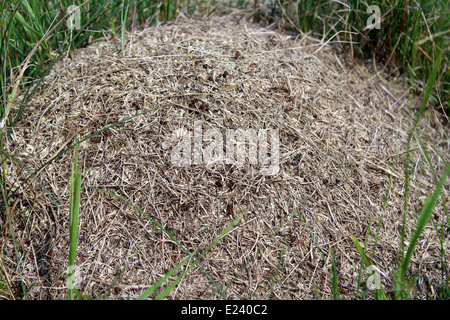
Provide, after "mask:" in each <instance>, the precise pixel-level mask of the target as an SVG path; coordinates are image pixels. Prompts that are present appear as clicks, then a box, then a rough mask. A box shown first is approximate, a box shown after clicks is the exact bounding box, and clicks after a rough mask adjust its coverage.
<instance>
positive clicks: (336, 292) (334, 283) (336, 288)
mask: <svg viewBox="0 0 450 320" xmlns="http://www.w3.org/2000/svg"><path fill="white" fill-rule="evenodd" d="M330 251H331V263H332V270H333V278H332V280H331V283H332V288H333V300H340V296H339V284H338V277H337V269H336V260H335V258H334V252H333V249H330Z"/></svg>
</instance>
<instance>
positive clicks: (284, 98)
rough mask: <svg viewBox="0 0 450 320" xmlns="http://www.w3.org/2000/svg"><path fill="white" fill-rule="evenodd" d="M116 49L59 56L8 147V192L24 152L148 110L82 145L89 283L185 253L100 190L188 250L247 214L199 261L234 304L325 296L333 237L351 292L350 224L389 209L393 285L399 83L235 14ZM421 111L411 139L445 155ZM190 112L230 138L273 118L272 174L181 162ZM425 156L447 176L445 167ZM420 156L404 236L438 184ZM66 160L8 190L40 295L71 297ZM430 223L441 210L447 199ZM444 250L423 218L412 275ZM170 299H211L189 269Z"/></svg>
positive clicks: (404, 127) (404, 112)
mask: <svg viewBox="0 0 450 320" xmlns="http://www.w3.org/2000/svg"><path fill="white" fill-rule="evenodd" d="M120 49H121V45H120V41H119V40H117V39H114V40H110V41H104V42H101V43H96V44H93V45H91V46H89V47H87V48H85V49H81V50H78V51H77V52H76V56H75V58H73V59H69V58H66V59H64V60H63V61H61V62H59V63H58V64H57V65H56V66H55V68H54V69H53V70H52V71H51V73H50V74H49V75H48V76H47V77H46V78H45V81H44V84H43V85H42V86H41V88H40V91H39V92H38V93H37V94H35V95H34V97H33V99H32V101H31V102H30V103H29V105H28V106H27V108H26V110H25V112H24V114H23V117H22V120H21V122H20V123H19V124H18V125H17V127H16V128H15V129H14V133H13V136H12V137H13V139H14V141H15V143H11V144H10V145H9V148H10V149H9V150H7V151H8V152H10V153H11V154H14V155H15V156H16V160H15V161H9V162H8V164H7V170H8V175H9V176H10V177H14V179H11V181H9V183H10V185H9V187H10V188H14V187H17V186H18V185H19V182H20V181H21V179H23V178H25V177H26V176H28V174H29V171H27V170H25V169H23V168H22V167H21V166H20V165H19V160H20V162H22V163H23V164H24V165H26V166H27V168H28V170H36V169H37V168H39V167H40V166H41V165H43V164H44V163H45V162H46V161H48V160H49V159H51V158H52V157H53V156H54V155H56V154H58V153H59V152H60V151H61V150H64V148H66V147H68V146H69V145H71V144H72V143H73V142H74V141H75V139H77V138H78V139H81V138H83V137H88V136H89V135H90V134H92V133H94V132H96V131H97V130H100V129H102V128H105V127H106V126H108V125H111V124H114V123H116V122H118V121H120V120H124V119H126V118H128V117H132V116H133V115H136V114H138V113H140V112H143V111H144V110H149V112H148V113H146V114H144V115H141V116H137V117H134V118H132V119H131V120H129V121H124V122H122V123H120V124H118V125H115V126H112V127H110V128H108V129H107V130H104V131H102V132H101V133H99V134H97V135H95V136H93V137H91V138H90V139H88V140H86V141H84V142H82V143H81V144H80V163H81V164H82V168H81V169H82V176H83V180H82V198H81V206H82V207H81V213H80V219H81V220H80V238H79V247H78V252H77V268H78V271H79V280H80V287H81V289H82V292H83V293H84V294H88V295H90V296H92V297H94V298H117V297H125V296H128V295H130V296H135V295H137V294H140V293H142V291H143V290H144V289H145V288H147V287H149V286H151V285H152V284H153V283H155V282H156V281H157V280H158V279H160V277H161V276H163V275H164V274H166V273H167V272H168V271H169V270H171V269H172V268H173V267H175V266H176V265H177V264H178V263H179V262H180V261H181V260H182V259H183V258H184V257H185V256H186V254H185V253H184V252H183V251H182V250H181V249H180V248H179V246H178V245H176V244H175V243H174V241H173V240H171V239H170V238H169V237H168V236H167V235H166V234H165V233H163V232H162V231H161V230H159V229H158V228H156V227H155V225H154V224H153V223H152V222H151V221H150V220H149V219H147V218H146V217H145V216H143V215H141V214H140V213H139V212H138V211H136V210H135V209H134V208H132V207H131V206H129V205H128V204H126V203H125V202H123V201H121V200H118V199H117V198H115V197H112V196H111V195H109V194H107V193H104V192H100V191H98V190H96V189H94V188H101V189H105V190H108V191H110V192H114V193H116V194H118V195H120V196H123V197H124V198H126V199H128V200H129V201H130V202H132V203H133V204H135V205H136V206H137V207H139V208H141V209H142V210H143V211H144V212H146V213H147V214H148V215H150V216H151V217H153V218H154V219H155V220H157V221H158V222H159V223H160V224H161V225H162V226H163V227H164V228H166V229H167V230H168V231H169V232H170V233H171V234H172V235H173V236H174V237H175V238H177V239H178V241H179V242H180V243H181V244H183V246H185V248H186V249H188V250H189V251H193V250H195V249H197V248H206V247H207V246H208V245H209V244H210V243H211V242H212V241H213V240H214V238H215V237H217V236H218V235H219V234H220V232H221V231H222V230H223V229H224V228H225V227H226V226H227V225H228V224H229V223H230V222H231V221H232V220H233V218H234V217H236V215H238V214H239V213H241V212H244V216H243V218H242V220H241V221H240V223H239V224H238V225H237V226H236V227H234V228H233V229H232V230H231V232H230V233H229V234H228V235H227V236H226V237H224V238H223V239H222V241H221V242H219V243H218V244H217V245H216V246H214V247H213V248H212V250H211V251H210V252H209V253H208V254H207V255H206V256H205V258H204V259H203V260H202V266H203V268H204V271H206V272H207V273H208V274H209V276H210V277H211V278H212V279H213V280H214V282H215V283H216V284H217V285H218V286H219V287H220V288H221V289H222V290H223V292H224V295H225V296H226V297H227V298H230V299H238V298H241V299H242V298H263V299H265V298H269V297H273V298H276V299H312V298H314V297H315V294H316V293H318V294H320V295H323V296H328V295H329V294H330V292H331V281H330V270H331V255H330V249H332V250H333V252H334V254H335V257H336V263H337V268H338V271H339V274H338V276H339V282H340V285H341V295H343V296H344V297H345V296H349V297H350V296H351V295H353V294H354V293H355V292H356V286H357V282H358V271H359V268H360V256H359V254H358V252H357V250H356V249H355V247H354V245H353V243H352V241H351V239H350V237H349V233H350V232H351V233H352V234H354V235H355V236H356V237H357V238H358V239H359V240H360V241H361V243H363V242H364V235H365V233H366V230H367V227H368V225H369V222H370V221H372V222H373V226H372V228H371V231H370V236H369V239H370V240H369V246H368V247H369V248H372V245H373V241H374V239H375V238H376V234H375V233H376V227H377V223H378V221H379V219H380V216H381V215H382V216H383V219H382V225H381V228H380V233H379V236H378V243H377V246H376V253H375V259H374V263H375V265H376V266H377V267H378V268H379V269H380V270H381V272H382V273H383V274H382V276H381V282H382V285H383V286H384V287H385V288H386V287H389V286H390V285H392V273H391V271H392V270H393V269H394V268H395V266H396V259H397V254H398V252H399V245H400V240H399V239H400V229H401V224H402V206H403V203H404V197H403V195H404V181H405V177H404V173H403V159H404V155H405V149H406V137H407V132H408V129H409V124H410V119H409V115H408V101H407V99H406V98H405V97H406V91H402V90H396V89H395V88H394V86H388V85H387V84H386V83H384V82H382V81H381V80H380V79H379V77H376V76H373V75H371V74H369V73H368V72H367V71H366V70H365V69H363V68H362V67H360V66H358V65H354V64H352V63H351V62H348V61H350V60H346V58H345V55H343V54H341V53H339V52H338V51H337V50H336V49H333V48H331V47H330V46H327V45H324V44H323V43H321V42H319V41H316V40H314V39H310V38H308V37H306V36H302V35H299V36H289V35H286V34H282V33H279V32H276V31H274V30H270V29H267V28H262V27H260V26H257V25H253V24H250V23H248V22H245V21H244V20H239V19H234V18H230V17H213V18H211V19H199V20H190V19H187V18H184V17H179V18H178V19H177V20H176V21H175V22H174V23H170V24H168V25H165V26H159V27H156V28H151V29H148V30H145V31H142V32H140V33H136V34H133V35H129V37H128V38H127V42H126V47H125V50H124V52H121V50H120ZM346 61H347V62H346ZM428 120H429V121H428V122H427V124H424V125H423V126H422V128H421V130H422V132H421V133H422V134H424V135H426V136H427V137H428V140H429V141H431V143H433V144H434V145H435V146H436V147H437V148H438V149H439V150H440V152H441V153H442V154H447V155H448V145H444V144H440V142H441V141H445V139H443V138H442V131H441V129H440V125H439V123H438V121H436V119H434V117H433V115H429V118H428ZM195 121H202V125H203V131H204V132H205V131H206V130H208V129H216V130H220V132H222V133H224V135H225V134H226V132H227V130H229V129H256V130H259V129H277V130H278V133H279V142H280V157H279V159H280V170H279V172H278V173H277V174H275V175H262V174H261V167H260V165H259V164H256V165H255V164H250V163H245V164H244V165H242V166H238V165H233V166H229V165H227V164H226V163H218V164H213V165H204V164H192V165H186V166H177V165H175V164H174V163H173V162H172V161H171V150H173V146H174V143H176V141H174V139H173V132H175V131H176V130H177V129H180V128H184V129H186V130H188V131H190V132H192V131H193V130H194V122H195ZM77 133H78V136H77ZM432 156H433V158H432V159H431V160H432V162H433V164H434V166H435V169H436V170H437V172H438V173H440V172H442V170H443V167H444V165H443V163H442V162H441V161H440V160H439V157H438V156H437V155H435V154H432ZM413 158H414V160H415V163H414V164H415V165H414V168H413V169H414V172H413V175H412V176H413V179H412V185H411V196H410V197H408V199H407V201H408V204H409V206H408V208H409V210H408V212H407V221H406V223H407V226H406V232H407V236H408V235H410V233H411V231H412V230H413V228H414V227H415V224H416V221H417V216H418V214H417V210H416V209H417V207H418V206H420V204H421V203H422V202H423V200H424V198H425V196H426V195H427V194H428V193H429V192H431V191H432V190H433V187H434V178H433V175H432V172H431V170H430V169H429V168H428V166H427V165H425V159H424V157H423V155H422V154H421V152H420V149H419V148H415V151H413ZM72 160H73V154H72V152H67V153H64V154H63V155H62V156H61V157H58V158H57V159H56V160H54V161H53V162H52V163H51V164H49V165H48V166H46V167H44V168H43V169H42V170H41V171H40V172H39V174H38V179H39V181H40V183H38V182H37V181H36V180H30V181H29V182H28V183H26V184H25V185H24V186H23V187H21V188H20V190H19V192H18V193H17V194H16V195H15V196H14V197H13V198H12V199H11V208H12V215H13V216H15V218H14V225H15V226H16V227H15V235H16V238H17V239H16V241H17V246H18V251H19V252H20V263H21V267H22V272H23V276H24V280H25V282H26V285H27V287H29V288H30V292H29V296H30V298H33V299H45V298H53V299H64V298H66V295H67V293H66V292H67V289H66V282H65V280H64V273H65V272H66V271H67V269H68V247H69V244H68V238H69V237H68V198H69V181H70V168H71V162H72ZM390 175H391V176H392V179H393V184H392V188H391V190H390V193H389V195H388V199H387V202H386V209H385V210H384V211H383V210H382V208H383V201H384V198H385V194H386V188H387V186H388V181H389V177H390ZM446 192H447V191H444V194H445V195H447V193H446ZM433 219H435V220H436V221H438V222H439V223H440V222H441V221H442V220H441V219H444V217H443V209H442V207H441V204H439V206H438V207H436V209H435V216H434V217H433ZM446 239H447V241H446V242H445V249H446V252H447V253H448V252H449V250H448V236H447V238H446ZM1 241H2V244H1V245H2V247H3V250H4V251H5V252H6V255H5V266H4V267H5V271H6V273H7V274H8V275H9V278H10V282H11V283H14V281H16V280H18V279H19V276H18V273H17V268H16V257H15V254H14V249H13V246H12V244H11V243H10V242H5V241H4V239H2V240H1ZM321 251H322V252H323V256H322V254H321ZM370 252H371V250H370V249H369V253H370ZM441 259H442V258H441V253H440V245H439V242H438V239H437V235H436V232H435V230H434V229H433V227H432V226H431V224H430V225H429V226H428V227H427V228H426V229H425V232H424V234H423V235H422V237H421V238H420V241H419V243H418V246H417V249H416V252H415V254H414V257H413V261H412V264H411V271H412V272H417V271H420V274H423V275H426V277H428V278H429V279H434V281H437V282H439V279H440V272H441V271H440V263H439V261H441ZM447 259H448V257H447ZM365 277H366V276H365V275H364V274H363V278H365ZM420 279H422V278H419V280H420ZM418 283H419V284H420V283H421V282H420V281H418ZM315 288H317V291H316V292H315V290H316V289H315ZM419 292H420V293H421V294H423V292H422V291H420V290H419ZM170 298H173V299H217V298H220V295H219V294H218V292H217V290H216V289H215V288H214V286H213V285H212V283H211V280H210V279H208V278H207V277H206V276H205V274H204V272H203V271H202V270H200V269H199V268H198V267H196V266H195V267H194V268H193V269H192V270H191V272H189V273H188V274H187V275H186V277H185V278H184V279H183V280H182V282H181V283H180V284H179V286H178V287H177V289H176V290H174V291H172V293H171V295H170Z"/></svg>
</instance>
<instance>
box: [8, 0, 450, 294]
mask: <svg viewBox="0 0 450 320" xmlns="http://www.w3.org/2000/svg"><path fill="white" fill-rule="evenodd" d="M74 3H75V4H77V5H79V9H80V11H81V14H80V21H79V22H80V25H79V26H76V27H75V28H69V27H68V25H67V18H68V17H69V16H71V15H73V14H74V12H75V11H71V12H68V10H67V8H69V6H70V5H72V4H74ZM215 4H216V3H215V2H214V1H210V2H202V1H195V2H191V1H190V0H187V1H183V2H181V1H179V0H177V1H175V0H134V1H126V0H99V1H90V0H86V1H83V0H78V1H69V0H61V1H55V0H49V1H40V0H12V1H6V0H2V1H1V3H0V10H1V13H2V14H1V18H0V35H1V41H0V68H1V70H0V87H1V91H0V96H1V100H0V129H1V137H0V152H1V159H2V164H1V166H2V171H1V191H2V199H1V200H2V201H1V211H0V217H2V216H3V217H5V219H3V221H8V224H7V225H5V226H1V228H0V232H1V233H3V232H5V230H6V229H8V230H9V237H10V238H11V241H12V242H13V245H14V247H15V249H16V258H17V264H18V272H19V273H20V272H21V270H20V263H19V253H18V248H16V244H15V236H14V231H13V230H14V228H13V226H12V221H13V219H12V217H10V215H9V212H10V211H9V207H8V199H9V198H10V197H11V194H12V193H13V192H14V190H9V189H8V187H7V172H6V168H5V159H6V158H7V157H8V156H9V155H7V154H6V153H5V152H4V145H5V144H7V143H8V136H9V134H11V130H10V129H11V128H14V126H15V125H16V123H17V121H18V120H19V119H20V117H21V115H22V112H23V110H24V108H26V106H27V101H28V100H29V99H30V97H31V96H32V95H33V93H34V92H35V90H36V89H37V88H38V87H39V85H40V82H41V80H42V79H43V77H45V75H47V74H48V72H49V71H50V70H51V68H52V66H53V64H54V63H55V62H56V61H57V60H58V59H59V58H60V57H62V56H64V55H70V54H71V52H72V51H73V50H74V49H75V48H79V47H82V46H85V45H87V44H89V43H91V42H92V41H94V40H95V39H98V38H101V37H104V36H105V34H106V33H107V31H108V32H110V33H108V34H111V35H112V36H120V37H121V39H122V48H123V44H124V42H123V39H124V36H125V31H126V30H133V29H136V28H139V27H144V26H148V25H151V24H152V23H155V22H157V21H159V22H162V23H166V22H168V21H170V20H172V19H173V18H175V17H176V15H177V13H178V12H179V11H181V10H182V11H184V12H187V13H192V12H194V11H195V9H199V8H200V9H201V10H212V9H213V8H214V5H215ZM222 5H224V6H237V7H240V8H248V9H249V11H248V12H249V16H252V17H253V18H254V19H255V21H259V22H264V21H267V22H273V21H278V22H280V23H281V25H283V26H284V27H285V28H286V29H288V30H291V31H302V32H307V33H311V34H312V35H314V36H318V37H321V38H323V39H324V40H325V41H328V40H329V41H337V42H341V43H342V44H343V45H344V47H345V48H346V49H347V50H348V51H349V52H350V53H351V54H352V56H353V57H354V58H355V59H357V60H358V61H360V62H361V63H365V62H366V61H367V60H369V59H371V60H372V61H373V65H372V66H373V67H374V68H375V69H376V68H377V65H378V66H380V65H381V66H382V70H374V71H375V72H377V71H384V72H385V73H387V74H388V75H391V76H397V75H407V77H408V78H409V81H410V85H411V109H412V110H413V109H415V110H417V113H416V115H415V121H413V122H414V125H413V127H412V128H411V132H410V135H409V140H408V144H409V142H410V140H411V139H413V138H415V139H417V140H418V141H421V140H420V137H419V136H418V135H417V133H416V130H415V129H416V126H417V123H418V122H419V120H420V119H421V116H422V114H423V112H424V110H425V109H426V108H430V107H431V108H436V109H438V110H440V111H441V112H442V118H443V119H447V120H448V118H447V114H448V112H449V110H450V107H449V104H448V103H449V100H450V99H449V98H450V96H449V90H450V88H449V82H450V78H449V77H450V75H449V72H448V65H449V51H448V47H449V43H448V38H449V33H450V28H449V8H448V3H447V2H446V1H425V0H420V1H410V0H398V1H395V0H382V1H373V2H366V1H364V0H347V1H329V0H328V1H327V0H319V1H312V0H306V1H299V0H297V1H295V0H269V1H266V2H264V3H262V1H261V0H255V1H245V0H238V1H237V2H232V1H230V2H227V3H222ZM369 5H375V6H378V7H379V9H380V13H381V22H380V26H381V27H380V28H379V29H377V28H368V27H367V26H368V21H372V20H370V17H371V15H373V14H374V13H373V12H369V13H368V12H367V8H368V6H369ZM378 68H379V67H378ZM19 90H25V92H26V94H25V95H24V97H23V100H22V101H19V103H20V108H19V109H18V110H14V112H13V109H12V103H13V101H15V100H16V99H17V93H18V91H19ZM417 97H421V98H420V100H419V101H420V103H419V104H418V105H417V104H416V100H417ZM16 103H17V101H16ZM88 138H89V137H88ZM447 139H448V136H447ZM72 148H74V146H71V148H68V149H67V150H65V151H68V150H70V149H72ZM421 148H422V151H423V153H424V154H425V155H427V148H426V147H425V144H423V143H421ZM408 151H409V150H408ZM76 154H77V151H76ZM408 154H409V153H408ZM427 158H428V157H427ZM441 158H442V159H443V161H444V162H445V157H443V156H441ZM76 159H77V156H75V163H74V167H73V175H72V179H71V187H70V190H71V200H70V208H71V209H70V243H71V247H70V252H69V259H70V265H71V266H72V267H73V266H74V263H75V254H76V245H77V228H78V210H79V207H80V203H79V198H80V183H81V182H80V181H81V175H80V173H78V164H77V160H76ZM52 160H53V159H52ZM445 163H446V162H445ZM429 165H430V167H431V168H432V169H433V166H432V165H431V163H429ZM409 166H410V164H409V163H408V161H407V162H406V166H405V173H406V177H408V178H409V175H408V172H409V170H410V169H409ZM449 168H450V166H449V165H448V164H447V170H446V171H445V173H444V175H443V176H442V177H438V176H437V175H435V182H436V188H435V191H434V193H433V194H432V195H430V196H429V197H428V199H427V201H426V203H425V204H424V205H423V208H422V210H421V211H420V215H419V217H418V222H417V228H416V231H415V233H414V234H413V236H412V238H411V239H410V240H409V246H408V247H407V248H406V253H405V252H400V253H399V256H400V261H399V266H398V269H397V270H396V275H397V279H396V287H395V288H394V294H393V295H392V297H393V298H398V299H408V298H410V291H409V290H410V287H411V279H408V277H407V271H408V265H409V262H410V259H411V256H412V253H413V251H414V249H415V245H416V243H417V239H418V238H419V237H420V234H421V232H422V230H423V228H424V226H425V224H426V223H427V222H428V221H429V217H430V215H431V212H432V210H433V208H434V206H435V205H436V203H437V201H438V200H439V199H441V200H442V201H443V203H444V207H445V214H446V216H447V226H448V209H447V205H446V202H445V199H444V197H443V194H442V188H443V186H444V183H445V179H446V178H447V175H448V174H449ZM33 177H34V173H30V177H29V179H31V178H33ZM406 183H408V179H407V182H406ZM387 192H389V186H388V191H387ZM113 196H116V197H119V196H117V195H113ZM404 197H405V198H407V197H408V188H406V189H405V194H404ZM119 198H120V197H119ZM121 199H122V200H123V201H125V202H126V203H127V204H129V205H132V204H131V203H129V202H128V201H127V200H126V199H123V198H121ZM136 209H138V208H136ZM406 209H407V208H403V212H406ZM241 216H242V215H239V216H238V218H236V219H235V220H233V222H232V224H231V225H229V226H227V227H226V228H225V229H224V231H223V232H222V233H221V234H220V235H219V236H218V237H217V239H216V240H215V241H214V242H213V243H211V245H210V246H209V247H208V248H206V249H205V250H204V251H203V253H202V254H201V255H200V256H199V257H197V258H196V255H195V254H196V253H197V252H187V251H186V250H184V251H186V252H185V253H186V254H187V256H186V258H185V259H184V260H182V261H181V262H180V263H179V265H177V266H176V267H175V268H174V269H173V270H171V271H170V272H169V273H167V274H166V276H164V277H163V278H161V280H160V281H158V282H157V283H156V284H155V285H154V286H153V287H151V288H149V289H148V290H147V291H145V292H144V293H143V294H142V296H140V297H139V298H141V299H142V298H147V297H149V296H150V295H151V294H153V293H154V292H155V291H156V290H157V289H158V288H159V287H160V286H161V285H162V284H163V283H164V282H165V281H168V280H169V279H170V276H172V275H173V274H175V272H176V271H178V270H179V269H181V268H182V267H183V266H184V265H185V264H187V263H191V260H192V263H195V264H196V265H199V261H200V260H201V258H202V257H203V256H204V255H205V254H206V253H207V252H208V251H209V250H210V249H211V247H212V246H214V245H215V244H216V243H217V242H218V241H220V239H221V238H222V237H223V236H225V235H226V233H228V232H229V231H230V230H231V229H232V227H233V226H234V225H235V224H237V223H238V221H239V219H240V218H241ZM380 223H381V221H380ZM155 224H156V226H157V227H158V228H161V229H163V228H162V226H160V225H157V222H155ZM434 227H435V230H436V232H437V233H438V234H439V237H440V239H441V245H442V247H443V241H444V240H443V238H444V236H443V228H444V226H437V225H434ZM369 229H370V227H369ZM165 232H166V231H165ZM1 236H3V235H1ZM171 237H172V236H171ZM173 239H174V241H175V242H177V240H176V239H175V238H173ZM352 240H353V241H354V243H355V248H356V250H357V251H358V252H359V253H360V255H361V257H362V263H361V267H362V268H364V267H366V268H368V267H370V266H371V265H372V262H371V258H369V257H367V255H366V248H365V247H364V245H361V244H359V243H358V241H357V240H356V238H355V237H352ZM405 242H406V239H405V238H404V237H402V243H403V244H404V243H405ZM177 243H178V242H177ZM178 245H180V246H181V244H180V243H178ZM258 250H259V249H258ZM442 258H443V261H442V270H443V282H444V283H446V287H444V288H442V292H441V293H440V295H439V298H448V297H449V296H448V295H449V290H448V288H450V286H449V275H448V265H447V261H446V259H445V252H443V253H442ZM279 261H280V263H281V261H282V256H281V255H280V260H279ZM2 265H3V262H2V263H1V264H0V268H1V266H2ZM191 266H192V265H191ZM189 270H190V267H188V268H187V269H185V271H184V272H183V273H182V274H181V275H180V276H179V277H178V278H177V279H175V280H174V281H173V282H172V283H171V284H170V285H169V286H168V287H167V288H166V289H165V291H163V292H162V293H160V294H159V295H158V296H157V298H164V297H165V296H166V295H167V294H168V293H169V292H170V290H171V289H173V288H174V287H175V286H176V285H177V283H178V282H179V281H181V279H182V278H183V276H184V275H185V274H186V273H187V272H189ZM277 270H278V269H277ZM444 270H445V271H444ZM0 271H1V270H0ZM203 271H204V270H203ZM69 272H71V273H72V272H73V269H72V270H69ZM330 274H331V277H330V278H331V279H332V280H331V281H332V288H333V296H332V298H335V299H339V298H340V295H339V288H338V283H339V279H338V271H337V270H336V264H335V261H334V256H333V260H332V271H331V273H330ZM70 275H71V274H69V276H70ZM276 276H277V273H276V272H275V274H274V275H273V277H272V279H271V281H276ZM412 280H414V278H413V279H412ZM210 281H211V282H212V283H213V280H212V279H210ZM6 282H7V281H5V280H4V278H3V276H2V273H1V272H0V289H1V290H2V291H4V292H7V291H9V290H10V288H9V286H8V285H7V283H6ZM216 288H217V290H219V291H220V289H219V288H218V287H217V286H216ZM22 292H24V295H25V294H26V290H25V288H23V290H22ZM73 293H74V292H73V290H72V289H70V290H69V295H68V297H69V299H71V298H72V297H73ZM221 294H222V295H223V293H222V292H221ZM386 296H387V295H386V294H385V292H384V291H383V290H380V289H378V290H377V293H376V297H377V298H379V299H386ZM355 298H357V299H358V298H360V295H359V292H356V293H355Z"/></svg>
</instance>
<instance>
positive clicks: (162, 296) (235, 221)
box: [155, 211, 245, 300]
mask: <svg viewBox="0 0 450 320" xmlns="http://www.w3.org/2000/svg"><path fill="white" fill-rule="evenodd" d="M244 214H245V211H243V212H241V214H240V215H238V216H237V217H236V218H234V220H233V221H231V223H230V224H229V225H228V226H227V227H226V228H225V229H223V231H222V233H221V234H220V235H219V236H218V237H217V238H215V239H214V240H213V242H211V244H210V245H209V246H208V247H207V248H206V249H205V250H204V251H203V253H202V254H201V255H200V257H199V258H198V259H197V260H198V261H199V260H201V259H203V257H204V256H205V255H206V254H207V253H208V251H209V250H211V248H212V247H214V246H215V245H216V244H217V243H218V242H219V241H220V240H222V238H223V237H225V235H227V234H228V233H229V232H230V231H231V229H233V228H234V227H235V226H236V225H237V224H238V222H239V220H241V218H242V217H243V215H244ZM192 267H193V265H192V264H191V265H190V266H189V267H188V268H187V269H186V270H185V271H184V272H183V273H182V274H181V275H179V276H178V278H176V279H175V280H174V281H172V283H171V284H169V286H168V287H167V288H166V289H164V291H163V292H162V293H161V294H159V295H158V296H157V297H156V299H155V300H162V299H164V298H165V297H166V296H167V295H168V294H169V293H170V292H171V291H172V289H173V288H175V286H176V285H177V284H178V283H179V282H180V281H181V279H183V277H184V276H185V275H186V274H187V273H188V272H189V271H190V270H191V268H192Z"/></svg>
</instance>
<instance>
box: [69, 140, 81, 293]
mask: <svg viewBox="0 0 450 320" xmlns="http://www.w3.org/2000/svg"><path fill="white" fill-rule="evenodd" d="M80 190H81V173H80V172H79V171H78V146H77V147H75V160H74V163H73V165H72V175H71V177H70V199H69V239H70V248H69V277H68V287H69V300H72V299H73V289H74V288H73V275H74V264H75V256H76V253H77V243H78V218H79V212H80Z"/></svg>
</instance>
